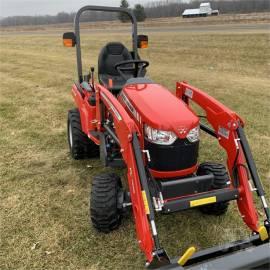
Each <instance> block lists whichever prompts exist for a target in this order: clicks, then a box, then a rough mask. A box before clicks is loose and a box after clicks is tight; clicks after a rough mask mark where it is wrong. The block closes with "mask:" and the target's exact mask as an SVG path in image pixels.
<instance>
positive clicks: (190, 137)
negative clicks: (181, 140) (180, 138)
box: [187, 126, 200, 143]
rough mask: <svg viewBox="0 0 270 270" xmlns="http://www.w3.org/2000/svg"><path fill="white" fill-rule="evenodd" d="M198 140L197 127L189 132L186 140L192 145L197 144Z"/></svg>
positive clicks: (198, 128)
mask: <svg viewBox="0 0 270 270" xmlns="http://www.w3.org/2000/svg"><path fill="white" fill-rule="evenodd" d="M199 138H200V126H197V127H195V128H193V129H192V130H190V132H189V133H188V135H187V139H188V140H189V141H190V142H192V143H193V142H197V141H198V140H199Z"/></svg>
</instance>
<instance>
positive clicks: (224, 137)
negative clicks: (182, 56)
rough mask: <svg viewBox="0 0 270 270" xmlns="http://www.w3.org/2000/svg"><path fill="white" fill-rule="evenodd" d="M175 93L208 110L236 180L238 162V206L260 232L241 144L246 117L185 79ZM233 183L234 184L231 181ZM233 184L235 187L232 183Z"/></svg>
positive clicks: (252, 225) (207, 112)
mask: <svg viewBox="0 0 270 270" xmlns="http://www.w3.org/2000/svg"><path fill="white" fill-rule="evenodd" d="M176 96H178V97H179V98H181V99H183V100H185V101H187V103H188V99H191V100H192V101H193V102H195V103H196V104H198V105H199V106H200V107H201V108H202V109H204V111H205V113H206V117H207V120H208V122H209V123H210V124H211V125H212V127H213V129H214V130H215V133H216V134H217V135H218V142H219V144H220V145H221V146H222V147H223V148H224V149H225V151H226V153H227V165H228V170H229V172H230V175H231V178H232V179H233V167H234V165H235V164H236V166H237V171H238V175H239V182H240V186H239V192H240V197H239V199H238V200H237V204H238V208H239V210H240V212H241V214H242V218H243V220H244V222H245V223H246V224H247V226H248V227H249V228H250V229H252V230H253V231H258V226H259V224H258V223H259V222H258V214H257V211H256V209H255V205H254V202H253V197H252V193H251V190H250V186H249V182H248V175H247V171H246V169H245V168H244V167H243V166H242V165H243V164H245V163H246V161H245V157H244V154H243V151H242V149H241V145H240V144H239V143H238V141H237V140H238V136H237V132H236V129H237V128H238V126H239V125H241V126H243V125H244V124H243V120H242V119H241V118H240V117H239V116H238V115H237V114H236V113H235V112H233V111H231V110H230V109H228V108H227V107H226V106H224V105H223V104H221V103H220V102H218V101H217V100H215V99H214V98H212V97H210V96H209V95H207V94H206V93H205V92H203V91H201V90H199V89H198V88H195V87H193V86H191V85H189V84H187V83H185V82H182V83H177V84H176ZM231 185H232V184H231ZM232 187H233V186H232Z"/></svg>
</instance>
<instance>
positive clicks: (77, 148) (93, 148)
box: [67, 109, 99, 160]
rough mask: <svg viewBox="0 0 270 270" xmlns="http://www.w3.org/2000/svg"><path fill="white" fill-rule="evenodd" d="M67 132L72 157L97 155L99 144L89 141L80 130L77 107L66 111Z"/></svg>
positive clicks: (82, 157)
mask: <svg viewBox="0 0 270 270" xmlns="http://www.w3.org/2000/svg"><path fill="white" fill-rule="evenodd" d="M67 133H68V144H69V149H70V153H71V156H72V157H73V158H74V159H77V160H78V159H86V158H95V157H98V156H99V146H97V145H96V144H95V143H94V142H93V141H91V140H90V139H89V138H88V137H87V136H86V134H85V133H84V132H83V131H82V126H81V117H80V112H79V110H78V109H73V110H70V111H69V112H68V123H67Z"/></svg>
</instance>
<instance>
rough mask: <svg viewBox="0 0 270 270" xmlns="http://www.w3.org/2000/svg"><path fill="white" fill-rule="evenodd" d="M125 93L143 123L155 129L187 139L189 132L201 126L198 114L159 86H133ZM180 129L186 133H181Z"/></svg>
mask: <svg viewBox="0 0 270 270" xmlns="http://www.w3.org/2000/svg"><path fill="white" fill-rule="evenodd" d="M123 92H124V93H125V94H126V96H127V97H128V99H129V101H130V102H131V103H132V105H133V106H134V108H135V109H136V110H137V112H138V113H139V115H140V117H141V119H142V122H144V123H147V124H148V125H149V126H151V127H153V128H155V129H159V130H166V131H174V133H175V134H176V135H177V136H178V137H179V138H186V135H187V132H188V131H190V130H191V129H192V128H194V127H196V126H198V124H199V118H198V117H197V116H196V114H195V113H194V112H193V111H192V110H191V109H190V108H189V107H188V106H187V105H186V104H185V103H184V102H183V101H182V100H179V99H177V98H175V95H173V94H172V93H171V92H170V91H168V89H166V88H164V87H163V86H161V85H159V84H137V85H134V84H131V85H127V86H126V87H124V89H123ZM180 128H181V129H182V130H184V131H185V132H183V133H180V132H179V129H180Z"/></svg>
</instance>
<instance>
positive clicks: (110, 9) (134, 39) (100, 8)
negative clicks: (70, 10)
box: [74, 6, 138, 82]
mask: <svg viewBox="0 0 270 270" xmlns="http://www.w3.org/2000/svg"><path fill="white" fill-rule="evenodd" d="M88 10H91V11H105V12H123V13H125V14H127V15H128V17H129V18H130V20H131V22H132V44H133V52H134V59H138V50H137V40H138V33H137V20H136V17H135V16H134V14H133V12H132V11H131V10H129V9H126V8H121V7H103V6H85V7H82V8H81V9H80V10H79V11H78V12H77V14H76V16H75V20H74V27H75V35H76V52H77V68H78V76H79V82H82V81H83V74H82V53H81V38H80V17H81V15H82V13H83V12H85V11H88Z"/></svg>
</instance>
